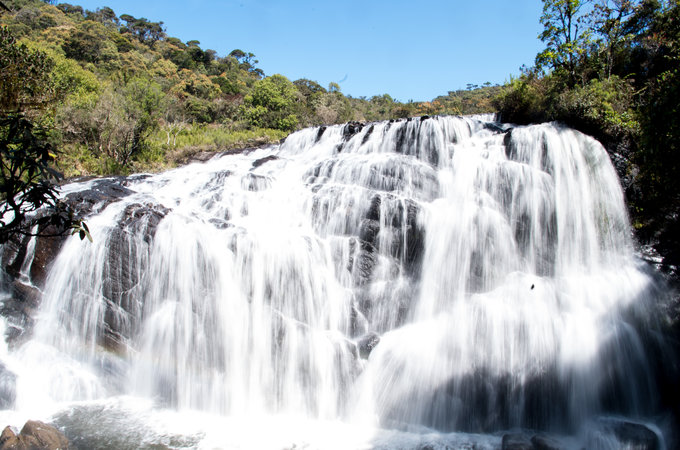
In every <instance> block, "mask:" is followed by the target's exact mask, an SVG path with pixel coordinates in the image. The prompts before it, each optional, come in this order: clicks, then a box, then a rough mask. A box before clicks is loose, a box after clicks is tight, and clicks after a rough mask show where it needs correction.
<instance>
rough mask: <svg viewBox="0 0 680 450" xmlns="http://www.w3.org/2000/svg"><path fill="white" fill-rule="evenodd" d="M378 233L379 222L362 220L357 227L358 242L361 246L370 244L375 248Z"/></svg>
mask: <svg viewBox="0 0 680 450" xmlns="http://www.w3.org/2000/svg"><path fill="white" fill-rule="evenodd" d="M379 232H380V222H378V221H377V220H369V219H364V220H362V221H361V225H360V226H359V240H360V241H361V242H362V244H364V243H366V244H370V245H371V246H372V247H375V244H377V238H378V233H379Z"/></svg>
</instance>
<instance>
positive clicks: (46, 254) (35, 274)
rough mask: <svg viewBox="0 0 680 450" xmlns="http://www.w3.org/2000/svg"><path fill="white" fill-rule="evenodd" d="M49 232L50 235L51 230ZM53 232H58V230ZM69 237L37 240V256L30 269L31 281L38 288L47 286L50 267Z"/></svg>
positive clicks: (48, 237) (63, 235)
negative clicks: (46, 281)
mask: <svg viewBox="0 0 680 450" xmlns="http://www.w3.org/2000/svg"><path fill="white" fill-rule="evenodd" d="M47 231H48V233H49V231H50V230H47ZM53 231H54V232H56V231H57V230H53ZM67 237H68V233H66V234H62V235H60V236H40V237H38V238H37V240H36V245H35V254H34V255H33V262H32V263H31V268H30V275H31V281H33V283H34V284H36V285H37V286H41V287H43V286H45V280H47V273H48V271H49V268H50V265H51V264H52V263H53V262H54V260H55V259H56V257H57V255H58V254H59V250H61V247H62V246H63V245H64V242H65V241H66V238H67Z"/></svg>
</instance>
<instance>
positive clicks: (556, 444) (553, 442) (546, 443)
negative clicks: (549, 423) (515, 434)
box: [531, 434, 566, 450]
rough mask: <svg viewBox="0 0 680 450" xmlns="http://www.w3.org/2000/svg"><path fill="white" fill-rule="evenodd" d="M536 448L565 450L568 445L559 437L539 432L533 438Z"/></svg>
mask: <svg viewBox="0 0 680 450" xmlns="http://www.w3.org/2000/svg"><path fill="white" fill-rule="evenodd" d="M531 443H532V444H534V448H535V449H536V450H564V449H565V448H566V447H565V446H564V445H562V443H561V442H560V441H558V440H557V439H555V438H553V437H551V436H548V435H546V434H537V435H535V436H533V437H532V438H531Z"/></svg>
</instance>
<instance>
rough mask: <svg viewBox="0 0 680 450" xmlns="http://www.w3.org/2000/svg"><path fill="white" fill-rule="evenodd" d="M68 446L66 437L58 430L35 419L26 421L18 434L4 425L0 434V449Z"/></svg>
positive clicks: (49, 449) (52, 449) (45, 449)
mask: <svg viewBox="0 0 680 450" xmlns="http://www.w3.org/2000/svg"><path fill="white" fill-rule="evenodd" d="M68 447H69V442H68V439H66V436H64V435H63V434H62V433H61V432H60V431H59V430H57V429H56V428H54V427H53V426H51V425H47V424H46V423H43V422H39V421H36V420H29V421H28V422H26V424H25V425H24V427H23V428H22V429H21V432H20V433H19V434H18V435H17V434H15V433H14V431H12V429H11V428H10V427H5V429H4V430H3V432H2V435H0V450H58V449H67V448H68Z"/></svg>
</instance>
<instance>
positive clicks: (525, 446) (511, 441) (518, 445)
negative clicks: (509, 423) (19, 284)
mask: <svg viewBox="0 0 680 450" xmlns="http://www.w3.org/2000/svg"><path fill="white" fill-rule="evenodd" d="M501 448H502V449H503V450H534V444H532V443H531V439H530V438H529V436H527V435H526V434H524V433H508V434H504V435H503V440H502V443H501Z"/></svg>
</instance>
